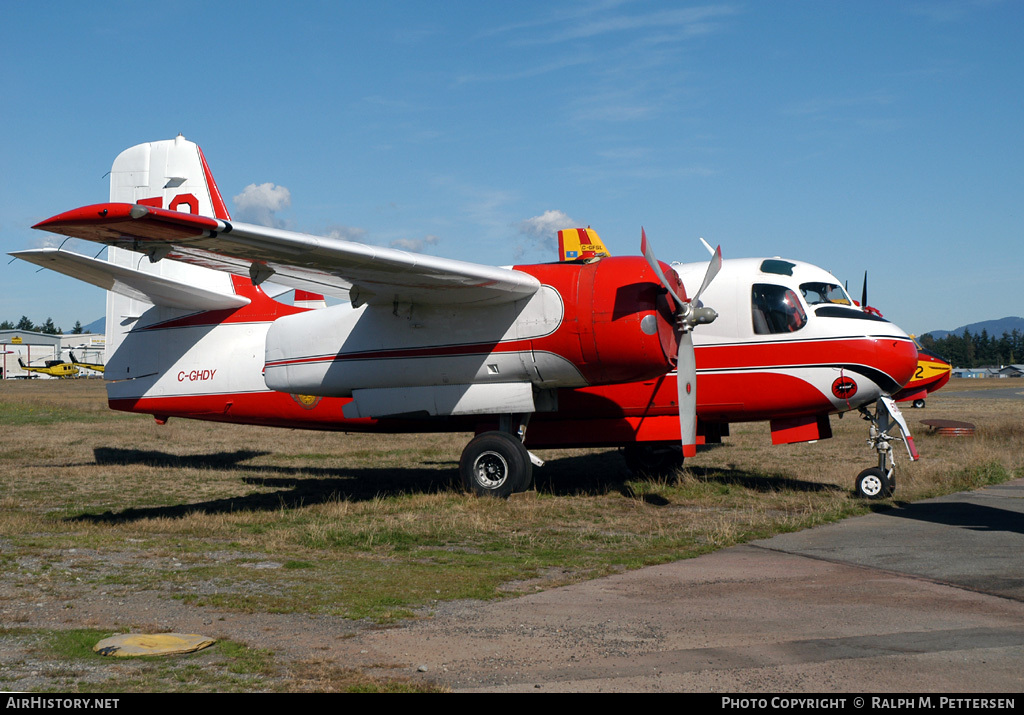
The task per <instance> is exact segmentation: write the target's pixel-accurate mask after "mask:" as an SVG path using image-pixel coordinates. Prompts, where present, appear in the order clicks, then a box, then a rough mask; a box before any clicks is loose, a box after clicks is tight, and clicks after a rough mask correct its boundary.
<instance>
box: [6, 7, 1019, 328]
mask: <svg viewBox="0 0 1024 715" xmlns="http://www.w3.org/2000/svg"><path fill="white" fill-rule="evenodd" d="M0 91H2V96H3V97H4V108H3V111H2V112H0V137H2V139H0V149H2V153H0V157H2V159H0V161H2V163H0V169H2V170H0V247H2V248H3V249H4V251H5V252H6V251H11V250H16V249H18V248H23V247H32V246H39V245H43V244H44V242H45V241H47V240H49V238H50V237H49V235H48V234H43V233H40V232H36V231H32V230H31V229H30V228H29V227H30V226H31V225H32V224H33V223H35V222H37V221H39V220H41V219H43V218H46V217H48V216H51V215H53V214H56V213H58V212H61V211H64V210H67V209H70V208H74V207H77V206H80V205H84V204H89V203H95V202H99V201H104V200H106V198H107V191H108V184H107V179H106V178H105V177H104V174H105V173H106V172H107V171H108V170H109V168H110V164H111V162H112V161H113V159H114V157H115V156H116V155H117V154H118V153H119V152H120V151H121V150H122V149H125V148H127V147H128V146H131V145H133V144H137V143H140V142H144V141H154V140H158V139H170V138H173V137H174V136H175V135H176V134H178V133H179V132H180V133H182V134H184V135H185V136H186V137H187V138H189V139H191V140H193V141H195V142H197V143H198V144H199V145H200V146H202V147H203V150H204V152H205V154H206V157H207V159H208V161H209V163H210V166H211V169H212V170H213V173H214V175H215V177H216V179H217V182H218V184H219V186H220V188H221V191H222V193H223V194H224V196H225V198H226V199H227V201H228V205H229V209H231V211H232V214H233V216H235V218H238V219H241V218H243V216H244V217H247V218H251V219H254V220H261V221H266V222H273V223H276V224H279V225H282V226H285V227H288V228H291V229H294V230H299V231H306V232H310V233H316V234H321V235H327V234H329V235H340V236H345V237H348V238H352V239H355V240H360V241H364V242H368V243H374V244H379V245H395V246H403V247H407V248H413V249H419V250H422V251H425V252H428V253H432V254H435V255H440V256H446V257H453V258H462V259H466V260H472V261H477V262H481V263H487V264H498V265H507V264H511V263H515V262H519V263H528V262H542V261H548V260H552V259H553V258H554V249H553V232H552V229H553V227H554V226H555V225H556V224H557V223H559V222H566V221H571V222H572V223H575V224H578V225H590V226H592V227H593V228H594V229H595V230H597V232H598V233H599V234H600V235H601V237H602V238H603V239H604V241H605V243H606V244H607V245H608V246H609V248H610V249H611V250H612V251H613V252H614V253H617V254H627V253H638V252H639V239H640V227H641V226H644V227H646V230H647V233H648V236H649V237H650V238H651V240H652V243H653V245H654V246H655V248H656V250H657V253H658V255H659V257H660V258H661V259H662V260H667V261H671V260H681V261H695V260H703V259H704V258H705V256H706V254H705V252H704V251H703V249H702V248H701V246H700V244H699V242H698V240H697V239H698V237H699V236H704V237H705V238H707V240H708V241H710V242H711V243H713V244H715V243H718V244H721V245H722V250H723V253H724V255H725V256H726V257H744V256H762V255H781V256H785V257H789V258H796V259H801V260H806V261H810V262H812V263H816V264H818V265H821V266H823V267H825V268H828V269H829V270H831V271H833V273H835V274H836V275H837V276H838V277H839V278H840V279H841V280H848V281H849V285H850V289H851V292H852V293H854V294H855V295H856V296H859V293H860V284H861V280H862V277H863V274H864V271H865V270H867V271H868V272H869V281H870V293H869V297H870V302H871V303H872V304H873V305H875V306H876V307H878V308H880V309H881V310H882V312H883V313H884V314H885V315H886V317H888V318H890V319H891V320H893V321H894V322H896V323H897V324H899V325H900V326H901V327H903V328H904V329H906V330H907V331H908V332H914V333H923V332H926V331H928V330H933V329H952V328H955V327H957V326H959V325H963V324H966V323H970V322H974V321H977V320H984V319H990V318H999V317H1003V316H1006V315H1024V282H1022V280H1021V268H1022V265H1024V260H1022V252H1021V245H1022V244H1021V238H1022V237H1024V236H1022V234H1024V231H1022V227H1024V217H1022V209H1021V204H1022V200H1024V171H1022V167H1024V139H1022V126H1024V121H1022V119H1024V3H1021V2H1017V1H1016V0H1002V1H999V0H934V1H932V2H915V1H913V0H905V1H903V2H891V1H888V2H873V1H870V0H858V1H857V2H852V1H844V2H828V1H825V0H821V1H817V2H812V1H810V0H806V1H796V0H781V1H775V2H767V1H765V0H747V1H746V2H722V3H717V2H707V3H689V2H645V1H642V0H636V1H605V2H550V1H548V2H530V1H523V0H519V1H517V2H500V1H496V0H495V1H490V2H460V1H454V0H446V1H444V2H440V1H437V2H428V1H427V0H416V1H410V2H388V1H386V0H384V1H381V0H375V1H374V2H369V1H366V2H353V1H349V2H324V3H320V2H303V1H301V0H299V1H297V2H294V3H289V4H288V6H287V8H285V7H284V4H283V3H273V4H270V3H259V2H213V3H211V2H191V1H190V0H182V1H180V2H176V3H173V4H167V3H147V2H101V1H100V2H92V3H81V2H74V3H72V2H48V3H21V2H6V3H4V5H3V21H2V23H0ZM251 185H255V186H256V187H262V189H261V190H259V191H257V190H255V189H252V188H250V189H249V190H248V191H247V190H246V187H249V186H251ZM264 185H267V186H264ZM85 250H87V251H89V252H90V253H95V250H92V248H91V247H87V248H86V249H85ZM2 280H3V284H4V288H3V290H2V291H0V296H2V297H0V319H9V320H15V321H16V320H17V319H18V318H20V317H21V316H22V315H27V316H28V317H29V318H31V319H32V320H34V321H35V322H42V321H43V320H45V319H46V318H47V317H52V318H53V319H54V321H55V323H57V324H58V325H59V326H62V327H64V328H65V329H70V328H71V326H73V325H74V322H75V321H76V320H80V321H81V322H82V323H88V322H91V321H92V320H94V319H96V318H99V317H101V316H102V314H103V311H104V297H103V292H102V291H101V290H99V289H97V288H92V287H90V286H86V285H84V284H82V283H79V282H77V281H74V280H72V279H69V278H64V277H62V276H58V275H56V274H50V273H49V272H46V271H44V272H42V273H37V272H36V269H35V268H34V267H33V266H30V265H29V264H26V263H23V262H20V261H17V262H15V263H13V264H10V265H6V264H5V266H4V269H3V272H2Z"/></svg>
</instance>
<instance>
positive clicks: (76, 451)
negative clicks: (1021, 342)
mask: <svg viewBox="0 0 1024 715" xmlns="http://www.w3.org/2000/svg"><path fill="white" fill-rule="evenodd" d="M33 382H42V381H33ZM65 404H69V405H70V406H62V405H65ZM943 404H944V403H943V400H942V393H941V392H940V393H938V394H937V395H936V396H933V397H932V398H930V399H929V407H928V411H927V413H926V414H920V413H914V412H911V411H909V410H908V411H906V414H907V416H908V419H910V420H911V422H912V424H913V422H914V421H916V420H917V419H920V418H923V417H944V418H952V419H962V420H968V421H972V422H975V423H977V425H978V435H977V437H976V438H972V439H970V440H949V439H945V438H940V437H936V436H932V435H928V434H927V433H921V434H918V447H919V449H920V451H921V452H922V453H923V454H924V455H925V457H924V459H922V461H921V462H918V463H915V464H911V463H909V462H908V461H907V460H906V458H905V456H902V455H901V456H900V460H901V461H900V463H899V465H898V475H899V477H898V484H899V491H898V492H897V495H896V497H895V498H894V499H891V500H884V501H881V502H872V503H867V502H863V501H861V500H858V499H856V498H854V497H853V495H852V482H853V477H854V475H855V474H856V472H858V471H859V470H860V469H863V468H864V467H866V466H869V465H870V464H871V463H872V462H873V460H874V457H873V455H872V454H871V453H870V452H868V451H867V450H866V448H865V447H864V437H865V432H866V429H865V424H864V423H863V422H862V421H860V420H859V419H857V418H856V417H855V416H854V417H847V418H846V419H844V420H833V430H834V432H835V438H834V439H832V440H827V441H823V442H821V443H819V444H801V445H789V446H784V447H771V446H769V445H768V442H769V438H768V436H767V429H766V427H765V426H764V425H736V426H735V427H734V429H733V432H732V436H731V437H729V438H727V440H726V444H724V445H721V446H717V447H713V448H707V449H702V450H701V451H700V452H699V454H698V455H697V457H695V458H693V459H691V460H688V461H687V468H686V469H685V470H683V471H682V472H681V473H679V474H677V475H674V476H673V477H671V478H667V479H636V478H633V477H632V476H631V475H629V474H628V473H627V472H626V471H625V468H624V465H623V462H622V459H621V458H620V457H619V456H618V454H617V453H616V452H615V451H614V450H565V451H557V452H551V453H546V454H542V455H541V456H543V457H544V458H545V459H546V460H547V461H548V465H547V466H545V467H544V468H543V469H538V470H536V473H535V474H536V477H537V480H538V481H537V490H536V492H533V493H529V494H525V495H517V496H515V497H513V498H511V499H508V500H491V499H478V498H475V497H472V496H469V495H467V494H465V493H463V492H462V491H461V489H459V488H458V487H457V481H458V477H457V474H456V465H457V460H458V455H459V453H460V452H461V449H462V447H463V446H464V443H465V441H466V439H467V437H466V436H465V435H447V434H442V435H432V436H430V438H429V439H424V438H423V437H417V436H411V437H404V436H394V435H344V434H328V433H309V432H300V431H291V430H273V429H264V428H252V427H244V426H235V425H220V424H207V423H201V422H188V421H183V420H172V421H171V422H170V423H169V424H168V425H166V426H157V425H155V424H154V422H153V421H152V420H151V419H148V418H146V417H144V416H132V415H114V416H113V417H111V416H110V415H113V414H114V413H110V412H109V411H106V408H105V406H104V401H103V394H102V386H101V385H81V384H74V385H61V384H59V383H56V382H53V383H52V384H50V385H42V384H40V385H16V386H10V385H7V384H0V408H2V409H6V407H7V406H10V405H13V406H14V407H16V408H17V409H15V410H13V411H12V412H11V413H10V414H13V415H17V417H16V419H14V420H10V419H7V415H6V414H4V422H3V429H0V568H2V570H3V577H4V578H3V583H2V584H0V594H2V596H0V605H2V606H4V608H6V609H7V610H8V611H10V612H14V613H24V615H22V616H20V618H22V619H24V620H23V621H18V622H17V623H18V624H20V625H25V626H28V625H31V623H32V615H31V614H32V611H31V609H30V608H23V605H24V604H32V603H35V602H37V601H46V602H48V603H49V602H56V603H58V604H61V605H59V606H58V607H67V606H74V604H75V603H76V601H77V599H78V598H88V597H90V596H91V595H92V594H96V593H105V594H108V595H109V596H110V597H116V596H117V595H118V594H122V593H123V594H133V595H138V594H143V595H146V596H147V597H150V598H152V599H156V600H160V599H168V600H175V601H178V602H180V603H184V604H187V605H190V606H194V607H201V606H205V607H214V608H217V609H225V610H229V611H230V610H234V611H239V612H245V613H254V614H261V613H268V614H269V613H274V614H278V613H298V614H321V615H327V616H338V617H343V618H347V619H352V620H355V621H361V620H365V621H367V622H368V623H376V624H380V623H384V624H387V623H394V622H397V621H399V620H402V619H406V618H410V617H416V616H419V615H422V614H424V613H427V612H429V610H430V609H431V608H432V607H433V605H434V604H436V603H438V602H442V601H447V600H456V599H500V598H508V597H511V596H515V595H518V594H523V593H530V592H533V591H536V590H541V589H546V588H551V587H554V586H558V585H563V584H567V583H572V582H576V581H579V580H583V579H588V578H594V577H598V576H602V575H606V574H610V573H616V572H621V571H623V570H627V569H633V568H638V567H641V566H644V565H651V564H659V563H664V562H667V561H672V560H676V559H682V558H690V557H694V556H698V555H700V554H704V553H707V552H709V551H712V550H715V549H720V548H724V547H728V546H731V545H733V544H739V543H744V542H746V541H750V540H752V539H757V538H762V537H767V536H770V535H772V534H776V533H781V532H786V531H793V530H798V529H803V528H807V527H810V526H815V525H818V524H823V523H828V522H833V521H836V520H839V519H842V518H845V517H848V516H851V515H856V514H864V513H867V512H868V511H869V510H872V509H878V508H887V507H891V506H893V505H894V504H899V502H900V501H904V500H913V499H920V498H925V497H930V496H935V495H938V494H944V493H950V492H953V491H959V490H963V489H972V488H977V487H980V486H985V485H989V484H995V483H998V482H1001V481H1005V480H1007V479H1010V478H1013V477H1015V476H1022V475H1024V438H1022V437H1024V428H1022V427H1021V426H1020V425H1021V424H1024V406H1020V405H1017V403H1015V402H1014V403H1008V404H1007V405H1006V406H1005V408H1004V407H1002V406H1001V408H1000V413H996V412H995V411H993V410H992V409H991V406H990V404H989V403H987V402H986V401H971V400H960V401H954V400H949V401H947V402H946V403H945V404H946V405H947V406H946V407H943ZM43 414H47V415H50V417H45V418H43V417H40V415H43ZM55 415H57V416H60V419H66V420H67V421H65V422H51V423H46V422H45V421H40V420H44V419H57V417H54V416H55ZM33 420H35V421H33ZM52 425H60V429H53V428H52ZM897 446H899V445H897ZM73 611H74V609H73V608H71V609H69V614H68V615H69V618H70V617H71V616H73ZM12 625H13V624H12ZM111 625H122V624H111ZM62 633H64V632H63V631H62ZM43 635H44V632H43V631H39V630H34V629H32V628H28V630H26V631H24V632H22V633H21V635H16V634H15V631H14V630H8V631H0V638H6V639H14V640H17V641H18V642H19V643H22V644H24V643H29V644H31V647H32V648H34V649H36V651H37V652H40V653H42V652H45V653H48V654H49V655H47V656H46V657H47V658H49V659H51V660H53V662H54V663H63V664H64V665H62V666H60V667H62V668H66V669H68V672H77V671H78V670H81V669H82V663H83V662H84V663H96V662H98V661H95V656H92V655H88V654H83V653H82V650H83V646H84V644H86V643H88V642H89V641H90V640H91V639H93V638H94V637H96V636H97V635H99V631H96V632H92V631H88V632H82V634H81V635H75V632H74V631H68V632H67V634H66V635H61V636H60V639H62V642H63V645H60V646H59V648H58V646H57V645H53V646H50V645H45V646H44V645H41V639H42V637H43ZM76 639H77V640H76ZM231 648H234V646H229V645H224V644H218V646H217V650H215V651H213V652H211V653H208V654H205V655H199V654H196V657H194V658H193V657H189V658H186V659H184V660H182V661H181V664H170V663H169V662H161V663H154V664H151V665H145V666H144V667H143V666H142V665H140V666H133V668H134V669H133V670H132V671H131V673H130V674H127V675H122V676H119V678H120V679H118V680H116V681H109V680H104V679H103V678H99V676H100V675H103V673H102V672H101V673H99V675H97V673H96V672H95V669H94V668H93V666H91V665H90V666H89V667H88V668H85V670H84V671H83V672H85V673H86V675H87V676H88V677H86V676H81V677H79V676H73V675H59V673H58V670H59V668H58V667H57V666H56V665H55V666H54V673H55V674H54V676H53V678H52V681H53V682H54V683H56V685H55V686H54V688H55V689H57V690H60V689H62V688H76V689H80V690H85V689H89V688H93V687H96V688H97V689H99V690H102V689H103V687H105V686H104V683H106V685H110V683H111V682H116V688H118V689H125V690H128V689H139V690H144V689H153V690H156V689H168V690H182V691H184V690H204V689H221V690H225V691H227V690H231V689H238V690H245V689H254V688H257V687H263V686H266V687H268V688H284V689H288V688H292V689H302V688H310V689H316V688H322V689H330V690H341V689H350V688H354V689H360V688H368V689H371V690H374V689H384V690H387V689H389V688H392V687H394V688H395V689H398V690H401V689H404V688H407V687H416V686H411V685H409V684H408V683H403V682H399V683H398V684H393V683H390V682H386V681H375V680H371V679H365V678H360V677H359V676H358V674H353V673H352V672H351V671H346V670H345V669H343V668H337V667H335V666H332V665H330V664H294V663H288V664H284V663H280V662H278V661H277V658H276V657H275V655H274V654H272V653H266V652H253V653H246V652H244V651H243V650H238V649H244V646H242V645H241V644H239V645H238V646H237V648H238V649H236V650H231ZM61 649H63V650H61ZM99 662H101V663H103V665H100V666H98V667H99V668H101V669H103V668H105V667H107V666H106V665H105V663H106V662H107V661H99ZM61 672H63V671H61ZM104 677H106V676H104ZM2 678H3V675H2V673H0V679H2ZM75 678H78V679H77V680H76V679H75ZM96 678H99V680H96ZM289 679H291V680H289ZM284 682H287V683H290V684H282V683H284ZM5 684H6V685H8V686H10V687H12V688H17V683H16V682H15V683H13V684H11V683H6V682H5Z"/></svg>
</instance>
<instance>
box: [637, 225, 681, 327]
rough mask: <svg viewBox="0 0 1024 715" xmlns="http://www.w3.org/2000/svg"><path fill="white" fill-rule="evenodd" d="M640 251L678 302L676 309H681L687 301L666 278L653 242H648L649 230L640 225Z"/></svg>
mask: <svg viewBox="0 0 1024 715" xmlns="http://www.w3.org/2000/svg"><path fill="white" fill-rule="evenodd" d="M640 252H641V253H643V254H644V258H646V259H647V265H649V266H650V267H651V270H653V271H654V275H656V276H658V280H659V281H661V285H663V286H664V287H665V290H667V291H668V292H669V295H671V296H672V299H673V300H675V302H676V309H677V310H679V309H681V308H682V307H683V306H684V305H685V304H686V302H687V301H684V300H683V299H682V298H680V297H679V296H678V295H676V292H675V291H674V290H672V286H671V285H669V282H668V279H667V278H665V273H664V272H663V271H662V270H661V265H659V263H658V259H657V258H655V257H654V249H653V248H651V244H650V243H648V242H647V232H646V231H645V230H644V229H643V227H642V226H641V227H640Z"/></svg>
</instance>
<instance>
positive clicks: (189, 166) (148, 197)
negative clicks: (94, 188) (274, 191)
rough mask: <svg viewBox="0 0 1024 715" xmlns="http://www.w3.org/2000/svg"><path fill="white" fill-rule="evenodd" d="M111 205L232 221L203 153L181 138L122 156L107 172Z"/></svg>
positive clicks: (153, 143)
mask: <svg viewBox="0 0 1024 715" xmlns="http://www.w3.org/2000/svg"><path fill="white" fill-rule="evenodd" d="M110 201H111V202H114V203H126V204H145V205H147V206H156V207H158V208H164V209H170V210H172V211H184V212H187V213H194V214H199V215H200V216H211V217H214V218H222V219H225V220H228V219H230V218H231V217H230V216H229V215H228V210H227V206H226V205H225V204H224V199H223V198H222V197H221V195H220V189H218V188H217V182H215V181H214V180H213V175H212V174H211V173H210V167H209V166H208V165H207V163H206V157H204V156H203V150H202V149H200V148H199V146H198V145H197V144H195V143H193V142H190V141H189V140H187V139H186V138H185V137H183V136H181V135H180V134H179V135H178V136H177V137H175V138H174V139H168V140H165V141H158V142H149V143H147V144H138V145H136V146H133V147H131V148H130V149H125V150H124V151H123V152H121V153H120V154H119V155H118V156H117V158H116V159H114V165H113V166H112V167H111V169H110Z"/></svg>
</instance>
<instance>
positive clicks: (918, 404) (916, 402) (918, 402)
mask: <svg viewBox="0 0 1024 715" xmlns="http://www.w3.org/2000/svg"><path fill="white" fill-rule="evenodd" d="M913 404H914V407H917V408H921V407H924V400H914V403H913Z"/></svg>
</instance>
